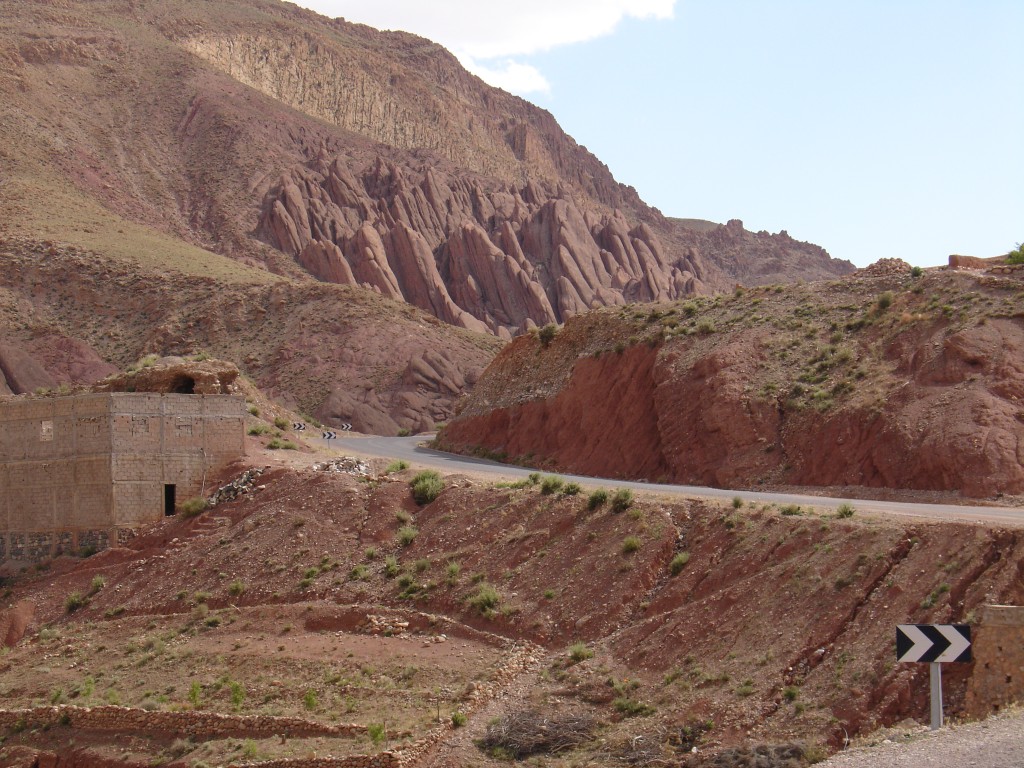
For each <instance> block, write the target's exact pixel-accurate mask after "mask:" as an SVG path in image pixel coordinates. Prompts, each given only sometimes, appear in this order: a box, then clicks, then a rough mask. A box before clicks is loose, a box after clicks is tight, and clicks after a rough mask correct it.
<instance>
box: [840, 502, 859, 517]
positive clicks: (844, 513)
mask: <svg viewBox="0 0 1024 768" xmlns="http://www.w3.org/2000/svg"><path fill="white" fill-rule="evenodd" d="M854 512H855V510H854V508H853V505H852V504H848V503H844V504H840V505H839V506H838V507H837V508H836V517H838V518H843V519H845V518H849V517H853V515H854Z"/></svg>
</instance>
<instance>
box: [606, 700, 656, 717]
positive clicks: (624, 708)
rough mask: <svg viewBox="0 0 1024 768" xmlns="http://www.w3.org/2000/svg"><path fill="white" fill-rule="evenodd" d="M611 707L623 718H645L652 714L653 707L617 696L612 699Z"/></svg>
mask: <svg viewBox="0 0 1024 768" xmlns="http://www.w3.org/2000/svg"><path fill="white" fill-rule="evenodd" d="M612 706H613V707H614V708H615V711H616V712H618V713H619V714H620V715H622V716H623V717H647V716H648V715H653V714H654V707H652V706H650V705H649V704H644V703H643V702H642V701H637V700H636V699H631V698H629V697H628V696H619V697H618V698H616V699H614V700H613V701H612Z"/></svg>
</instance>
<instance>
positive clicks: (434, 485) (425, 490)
mask: <svg viewBox="0 0 1024 768" xmlns="http://www.w3.org/2000/svg"><path fill="white" fill-rule="evenodd" d="M409 485H410V487H411V488H412V497H413V498H414V499H416V503H417V504H420V505H423V504H429V503H430V502H432V501H433V500H434V499H436V498H437V497H438V496H440V495H441V491H443V490H444V481H443V480H442V479H441V476H440V475H439V474H438V473H437V472H435V471H434V470H432V469H425V470H423V471H422V472H419V473H417V474H416V476H415V477H414V478H413V479H412V480H410V481H409Z"/></svg>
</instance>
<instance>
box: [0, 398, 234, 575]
mask: <svg viewBox="0 0 1024 768" xmlns="http://www.w3.org/2000/svg"><path fill="white" fill-rule="evenodd" d="M244 454H245V400H244V398H242V397H240V396H233V395H182V394H159V393H131V392H105V393H97V394H87V395H77V396H72V397H58V398H37V399H25V400H20V399H19V400H13V401H9V402H6V403H4V402H0V564H3V563H9V564H15V563H32V562H39V561H41V560H45V559H48V558H50V557H53V556H54V555H57V554H60V553H70V552H80V551H83V550H94V551H95V550H100V549H104V548H106V547H107V546H110V545H112V544H115V543H118V542H123V541H124V540H126V539H127V538H130V537H131V536H132V535H133V532H134V531H135V529H137V528H139V527H140V526H142V525H145V524H146V523H153V522H156V521H158V520H160V519H161V518H162V517H163V516H165V515H172V514H174V509H175V504H176V503H177V502H180V501H181V500H183V499H186V498H188V497H190V496H198V495H199V494H200V493H201V492H202V491H203V488H204V485H205V484H206V480H207V477H208V476H209V475H210V474H211V473H212V472H214V471H216V470H217V469H219V468H221V467H223V466H224V465H225V464H227V463H229V462H231V461H233V460H235V459H237V458H239V457H240V456H243V455H244Z"/></svg>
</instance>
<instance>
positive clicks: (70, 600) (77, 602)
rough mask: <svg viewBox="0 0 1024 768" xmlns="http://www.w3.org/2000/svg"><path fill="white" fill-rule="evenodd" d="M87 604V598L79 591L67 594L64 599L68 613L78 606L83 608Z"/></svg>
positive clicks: (75, 609)
mask: <svg viewBox="0 0 1024 768" xmlns="http://www.w3.org/2000/svg"><path fill="white" fill-rule="evenodd" d="M88 604H89V598H87V597H86V596H85V595H83V594H82V593H81V592H72V593H71V594H70V595H68V597H67V600H65V601H64V608H65V610H66V611H67V612H68V613H74V612H75V611H77V610H78V609H79V608H84V607H85V606H86V605H88Z"/></svg>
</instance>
